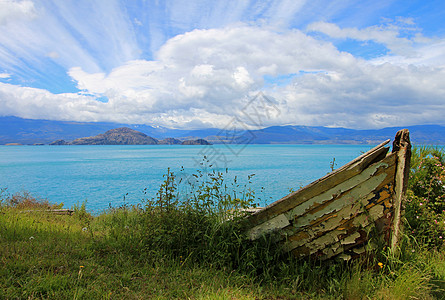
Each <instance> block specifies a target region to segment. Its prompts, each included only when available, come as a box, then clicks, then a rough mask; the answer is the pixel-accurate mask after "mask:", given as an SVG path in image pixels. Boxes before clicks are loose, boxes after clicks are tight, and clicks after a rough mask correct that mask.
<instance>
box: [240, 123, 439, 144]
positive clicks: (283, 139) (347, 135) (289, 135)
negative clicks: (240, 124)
mask: <svg viewBox="0 0 445 300" xmlns="http://www.w3.org/2000/svg"><path fill="white" fill-rule="evenodd" d="M403 128H408V129H409V131H410V136H411V140H412V142H413V143H414V144H427V145H445V127H444V126H439V125H419V126H408V127H388V128H383V129H375V130H354V129H346V128H328V127H309V126H273V127H268V128H264V129H261V130H252V131H247V132H245V133H244V134H242V135H240V136H239V137H237V139H236V140H237V141H246V140H250V142H251V143H253V144H377V143H380V142H382V141H384V140H387V139H391V140H392V139H394V136H395V134H396V132H397V131H398V130H400V129H403Z"/></svg>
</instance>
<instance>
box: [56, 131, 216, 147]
mask: <svg viewBox="0 0 445 300" xmlns="http://www.w3.org/2000/svg"><path fill="white" fill-rule="evenodd" d="M50 145H210V143H209V142H207V141H206V140H203V139H197V140H185V141H182V142H181V141H180V140H177V139H174V138H166V139H164V140H157V139H155V138H152V137H150V136H148V135H146V134H145V133H142V132H140V131H137V130H134V129H131V128H128V127H121V128H114V129H110V130H108V131H106V132H105V133H101V134H98V135H95V136H90V137H83V138H77V139H75V140H73V141H72V142H66V141H65V140H56V141H54V142H52V143H50Z"/></svg>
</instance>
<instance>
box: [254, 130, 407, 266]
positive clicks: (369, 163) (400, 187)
mask: <svg viewBox="0 0 445 300" xmlns="http://www.w3.org/2000/svg"><path fill="white" fill-rule="evenodd" d="M388 142H389V140H388V141H386V142H384V143H382V144H380V145H379V146H377V147H375V148H374V149H372V150H370V151H368V152H367V153H365V154H363V155H361V156H360V157H358V158H357V159H355V160H353V161H351V162H350V163H348V164H346V165H345V166H343V167H341V168H339V169H338V170H336V171H334V172H333V173H331V174H328V175H327V176H325V177H323V178H321V179H319V180H317V181H315V182H314V183H311V184H310V185H308V186H306V187H304V188H302V189H300V190H299V191H297V192H294V193H292V194H290V195H288V196H286V197H284V198H283V199H280V200H278V201H277V202H275V203H273V204H271V205H269V206H268V207H266V208H264V209H262V210H259V211H257V212H255V213H254V214H252V215H251V216H250V217H249V219H248V221H249V222H248V224H249V227H248V229H247V235H248V236H249V238H250V239H252V240H254V239H257V238H259V237H260V236H262V235H265V234H269V233H272V232H275V233H278V236H279V238H278V239H277V242H279V243H280V244H281V245H282V247H283V249H284V250H285V251H289V252H292V253H293V254H294V255H296V256H298V257H304V256H311V257H315V258H318V259H328V258H332V257H336V256H337V257H341V258H343V259H350V258H352V257H354V256H358V255H361V254H363V253H365V252H366V250H367V248H370V247H371V246H372V245H368V240H369V237H370V234H369V232H370V231H372V230H373V231H374V232H377V233H378V234H379V236H382V237H383V238H386V241H387V243H388V244H389V239H391V243H392V244H394V241H395V240H397V237H395V236H394V233H395V232H396V233H397V234H399V232H400V230H399V223H400V222H399V220H400V215H401V204H400V203H401V200H402V198H403V193H404V192H405V190H406V182H405V181H406V174H407V173H406V168H408V169H409V158H410V153H411V152H410V149H411V144H410V142H409V132H408V131H407V130H402V131H399V132H398V133H397V135H396V139H395V140H394V144H393V151H392V153H389V154H388V150H389V148H387V147H385V145H386V144H388ZM401 173H403V174H402V175H401ZM394 215H397V216H398V217H397V218H398V219H395V218H394ZM394 226H397V228H394ZM395 243H397V242H395Z"/></svg>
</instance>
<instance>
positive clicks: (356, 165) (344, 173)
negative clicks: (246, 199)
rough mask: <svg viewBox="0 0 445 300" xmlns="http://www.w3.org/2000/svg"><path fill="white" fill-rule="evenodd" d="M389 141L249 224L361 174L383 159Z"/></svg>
mask: <svg viewBox="0 0 445 300" xmlns="http://www.w3.org/2000/svg"><path fill="white" fill-rule="evenodd" d="M389 141H390V140H387V141H385V142H383V143H381V144H380V145H378V146H377V147H375V148H373V149H371V150H370V151H368V152H366V153H365V154H363V155H361V156H359V157H357V158H356V159H354V160H353V161H351V162H349V163H348V164H346V165H344V166H343V167H341V168H339V169H337V170H335V171H334V172H332V173H329V174H327V175H326V176H324V177H322V178H320V179H318V180H316V181H314V182H313V183H311V184H309V185H307V186H305V187H303V188H301V189H300V190H298V191H296V192H294V193H291V194H289V195H287V196H285V197H283V198H282V199H280V200H278V201H276V202H274V203H272V204H270V205H268V206H266V207H265V208H263V209H261V210H259V211H257V212H256V213H254V214H253V215H252V216H251V217H250V218H249V222H250V224H251V225H252V226H256V225H258V224H261V223H263V222H265V221H266V220H269V219H272V218H274V217H276V216H277V215H279V214H281V213H283V212H285V211H287V210H289V209H290V208H293V207H295V206H296V205H298V204H300V203H303V202H305V201H307V200H308V199H311V198H313V197H315V196H317V195H319V194H321V193H322V192H323V191H325V190H327V189H330V188H332V187H334V186H336V185H337V184H338V183H340V182H343V181H345V180H348V179H350V178H351V177H353V176H355V175H357V174H359V173H361V172H362V171H363V170H364V169H366V167H368V166H369V165H370V164H372V163H373V162H375V161H378V160H380V159H382V158H383V157H385V155H386V153H387V152H388V150H389V148H386V147H384V146H385V145H387V144H388V143H389Z"/></svg>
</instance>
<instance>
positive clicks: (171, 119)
mask: <svg viewBox="0 0 445 300" xmlns="http://www.w3.org/2000/svg"><path fill="white" fill-rule="evenodd" d="M311 30H318V31H323V32H326V33H329V35H331V36H336V37H353V38H355V39H359V40H360V39H361V40H365V39H368V40H370V39H373V40H375V41H378V42H379V43H385V45H388V47H390V46H391V47H392V49H398V48H397V47H396V46H395V45H393V44H394V43H398V44H399V46H400V47H401V48H405V49H407V50H409V49H410V47H411V48H413V42H412V41H411V40H409V39H408V40H406V39H405V38H400V37H398V35H397V30H395V29H393V28H387V29H385V28H383V29H376V28H371V29H367V30H368V31H366V30H365V31H364V30H349V31H348V30H345V29H341V28H339V27H338V26H336V25H334V24H328V23H318V24H314V25H312V27H311ZM386 31H388V32H386ZM391 38H392V39H394V40H393V41H391ZM443 43H444V42H443V41H434V43H433V42H432V43H431V44H430V45H434V46H435V47H437V49H434V47H426V45H427V44H425V43H424V44H423V47H424V48H423V51H420V50H419V49H421V48H416V49H415V50H416V51H417V52H416V55H417V57H415V58H413V57H411V56H410V54H407V53H410V52H409V51H407V52H405V51H399V50H397V55H393V56H392V58H393V59H396V57H399V61H398V63H395V62H392V61H390V60H389V59H387V60H386V61H385V60H382V61H376V60H373V61H366V60H364V59H362V58H357V57H354V56H353V55H351V54H350V53H347V52H342V51H339V50H338V49H337V48H336V47H335V46H334V45H333V44H332V43H331V42H329V41H320V40H317V39H316V38H314V37H311V36H310V35H308V34H305V33H304V32H302V31H300V30H288V31H285V32H276V31H273V30H270V29H269V28H266V27H255V26H247V25H242V24H241V25H236V26H228V27H224V28H220V29H207V30H204V29H202V30H194V31H191V32H187V33H185V34H181V35H177V36H175V37H173V38H172V39H170V40H168V41H167V42H166V43H165V44H164V45H163V46H162V47H161V48H160V49H159V50H158V52H157V53H156V54H155V55H154V58H153V60H142V59H139V60H130V61H128V62H126V63H124V64H122V65H120V66H118V67H115V68H113V69H112V70H111V71H109V72H102V71H101V72H91V71H88V70H85V68H83V67H81V66H77V67H72V68H70V69H69V72H68V74H69V76H70V77H71V78H72V79H73V80H74V81H75V82H76V84H77V86H78V88H79V89H81V90H82V93H79V94H61V95H54V94H51V93H49V92H47V91H43V90H39V89H32V88H24V87H19V86H14V85H10V84H0V111H1V112H2V113H3V114H5V113H6V114H12V115H18V116H21V117H28V118H48V119H65V120H77V121H116V122H128V123H145V124H151V125H163V126H167V127H176V128H178V127H182V128H191V127H195V128H196V127H220V128H222V127H225V126H226V125H227V124H228V122H230V121H231V120H233V117H234V116H243V114H244V115H245V111H244V109H245V107H246V105H247V104H248V103H249V101H250V100H251V99H252V97H254V96H255V95H256V94H257V93H258V92H259V91H261V90H263V91H264V92H265V94H266V95H268V96H269V98H270V99H271V100H272V101H273V105H274V107H276V109H277V110H276V111H278V112H279V114H274V115H271V116H270V117H268V118H264V119H263V120H262V123H261V124H256V125H261V126H271V125H284V124H300V125H301V124H303V125H324V126H344V127H354V128H374V127H383V126H392V125H412V124H420V123H440V124H442V123H443V117H442V115H441V113H440V112H443V111H444V109H445V104H444V103H445V85H444V84H443V83H444V82H443V78H445V60H444V57H443V54H442V53H443V52H441V51H440V49H442V47H443ZM411 50H412V49H411ZM394 52H396V50H394ZM409 59H416V61H420V60H421V59H423V61H424V63H423V64H411V63H409V61H408V60H409ZM429 61H430V62H432V61H434V64H430V63H428V62H429ZM279 76H288V77H289V78H290V80H289V82H287V83H286V84H283V85H278V84H277V85H275V84H273V82H272V84H268V85H267V88H265V83H266V82H265V77H268V78H274V77H279ZM102 96H105V97H106V98H107V99H108V102H105V103H104V102H100V101H96V100H95V97H102ZM258 108H259V109H260V107H258ZM419 112H421V113H419ZM245 122H246V123H248V124H247V125H248V126H252V125H255V124H253V123H254V122H251V123H249V120H248V119H245Z"/></svg>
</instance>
